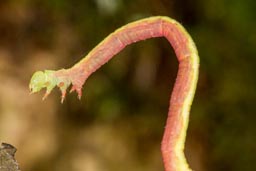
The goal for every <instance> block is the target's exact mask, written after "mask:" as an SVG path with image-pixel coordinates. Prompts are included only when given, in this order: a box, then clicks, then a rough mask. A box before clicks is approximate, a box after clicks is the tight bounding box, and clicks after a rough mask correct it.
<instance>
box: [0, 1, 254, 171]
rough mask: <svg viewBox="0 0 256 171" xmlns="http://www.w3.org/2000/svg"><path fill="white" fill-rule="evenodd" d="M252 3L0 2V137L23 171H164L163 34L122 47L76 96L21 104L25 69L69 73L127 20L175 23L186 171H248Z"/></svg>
mask: <svg viewBox="0 0 256 171" xmlns="http://www.w3.org/2000/svg"><path fill="white" fill-rule="evenodd" d="M255 9H256V3H255V1H253V0H243V1H242V0H232V1H229V0H208V1H205V0H136V1H128V0H76V1H71V0H1V1H0V79H1V84H0V141H1V142H7V143H10V144H12V145H14V146H16V147H17V148H18V152H17V154H16V158H17V160H18V162H19V163H20V167H21V169H22V171H156V170H158V171H159V170H162V171H163V170H164V169H163V164H162V161H161V154H160V142H161V138H162V134H163V130H164V126H165V120H166V116H167V110H168V100H169V97H170V92H171V90H172V87H173V84H174V80H175V77H176V73H177V60H176V57H175V54H174V52H173V49H172V48H171V47H170V45H169V44H168V42H167V41H166V40H165V39H164V38H156V39H151V40H147V41H143V42H140V43H136V44H133V45H130V46H128V47H127V48H126V49H124V50H123V51H122V52H121V53H120V54H118V55H117V56H116V57H115V58H113V59H112V60H111V61H110V62H109V63H108V64H107V65H104V67H102V68H101V69H100V70H99V71H97V72H96V73H94V74H93V75H92V76H91V77H90V78H89V79H88V80H87V82H86V84H85V86H84V87H83V97H82V99H81V101H79V100H77V98H76V94H75V93H74V94H70V95H68V97H67V98H66V100H65V102H64V104H60V92H59V90H55V91H53V93H52V94H51V95H50V96H49V97H48V99H47V100H45V101H42V100H41V98H42V96H43V93H44V92H40V93H38V94H35V95H30V96H29V90H28V84H29V80H30V77H31V76H32V74H33V72H35V71H36V70H44V69H60V68H68V67H71V66H72V65H73V64H75V63H76V62H77V61H79V60H80V59H81V58H82V57H83V56H84V55H86V54H87V53H88V52H89V51H90V50H91V49H92V48H93V47H94V46H95V45H97V44H98V43H99V42H100V41H101V40H102V39H103V38H104V37H106V36H107V35H108V34H109V33H111V32H113V31H114V30H115V29H117V28H118V27H120V26H122V25H124V24H127V23H129V22H131V21H134V20H137V19H140V18H144V17H148V16H153V15H166V16H169V17H172V18H174V19H176V20H178V21H179V22H181V23H182V24H183V25H184V26H185V28H186V29H187V30H188V32H189V33H190V34H191V36H192V37H193V39H194V41H195V43H196V45H197V47H198V51H199V54H200V57H201V61H200V78H199V83H198V88H197V92H196V95H195V100H194V103H193V106H192V111H191V117H190V124H189V129H188V136H187V141H186V149H185V152H186V156H187V159H188V161H189V163H190V165H191V167H192V168H193V169H194V170H196V171H206V170H207V171H216V170H218V171H252V170H256V164H255V161H256V156H255V152H256V145H255V142H256V124H255V120H256V115H255V111H256V110H255V101H256V91H255V85H256V77H255V72H256V70H255V66H256V63H255V62H256V58H255V55H256V32H255V27H256V22H255V18H256V12H255Z"/></svg>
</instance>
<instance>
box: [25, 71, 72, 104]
mask: <svg viewBox="0 0 256 171" xmlns="http://www.w3.org/2000/svg"><path fill="white" fill-rule="evenodd" d="M70 84H71V81H70V80H69V79H68V78H67V77H60V76H57V75H56V71H52V70H45V71H37V72H35V73H34V74H33V76H32V78H31V80H30V83H29V89H30V92H31V93H36V92H39V91H40V90H41V89H43V88H46V93H45V95H44V96H43V100H44V99H45V98H46V97H47V96H48V95H49V94H50V93H51V91H52V89H53V88H54V87H55V86H58V87H59V88H60V90H61V93H62V96H61V98H62V100H61V101H62V102H63V100H64V98H65V95H66V89H67V88H68V86H69V85H70Z"/></svg>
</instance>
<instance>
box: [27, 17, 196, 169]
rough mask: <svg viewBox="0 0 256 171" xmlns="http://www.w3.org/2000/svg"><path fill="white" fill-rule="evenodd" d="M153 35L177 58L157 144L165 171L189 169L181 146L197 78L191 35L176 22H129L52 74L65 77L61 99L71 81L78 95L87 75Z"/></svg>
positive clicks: (168, 20)
mask: <svg viewBox="0 0 256 171" xmlns="http://www.w3.org/2000/svg"><path fill="white" fill-rule="evenodd" d="M154 37H165V38H166V39H167V40H168V41H169V42H170V44H171V45H172V47H173V49H174V51H175V53H176V55H177V59H178V61H179V69H178V75H177V79H176V82H175V85H174V89H173V91H172V94H171V99H170V106H169V111H168V116H167V121H166V127H165V131H164V136H163V140H162V145H161V151H162V157H163V161H164V167H165V171H189V170H190V168H189V166H188V164H187V162H186V159H185V155H184V151H183V149H184V144H185V137H186V131H187V126H188V121H189V111H190V106H191V103H192V101H193V97H194V93H195V89H196V83H197V79H198V68H199V57H198V53H197V49H196V46H195V44H194V42H193V40H192V38H191V37H190V36H189V34H188V33H187V32H186V30H185V29H184V28H183V27H182V26H181V25H180V24H179V23H178V22H176V21H175V20H173V19H171V18H168V17H162V16H157V17H150V18H146V19H142V20H139V21H136V22H132V23H129V24H127V25H125V26H123V27H121V28H119V29H117V30H116V31H115V32H113V33H112V34H110V35H109V36H108V37H107V38H105V39H104V40H103V41H102V42H101V43H100V44H99V45H97V46H96V47H95V48H94V49H93V50H92V51H91V52H90V53H89V54H88V55H87V56H86V57H85V58H83V59H82V60H81V61H80V62H79V63H77V64H76V65H74V66H73V67H72V68H70V69H67V70H60V71H56V72H55V73H54V74H53V75H54V78H55V79H57V80H58V79H59V78H61V80H67V81H66V82H67V83H66V82H65V81H64V82H61V83H62V84H60V83H59V84H58V86H59V87H60V88H61V90H62V97H63V99H64V97H65V94H66V93H65V92H66V87H67V86H68V85H69V84H70V83H72V84H73V87H72V89H71V91H73V90H76V91H77V92H78V95H79V97H80V96H81V88H82V85H83V84H84V82H85V80H86V79H87V78H88V77H89V75H91V74H92V73H93V72H94V71H96V70H97V69H98V68H100V67H101V66H102V65H103V64H105V63H106V62H107V61H108V60H110V59H111V58H112V57H113V56H115V55H116V54H117V53H118V52H120V51H121V50H122V49H123V48H125V47H126V46H127V45H129V44H132V43H134V42H138V41H140V40H145V39H149V38H154ZM63 78H65V79H63ZM57 82H58V81H57ZM59 82H60V81H59ZM63 85H64V86H65V88H64V91H63ZM32 87H33V83H32V85H31V86H30V88H31V89H32V92H33V88H32ZM34 87H36V86H34ZM45 87H47V86H45ZM48 93H49V92H48Z"/></svg>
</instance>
